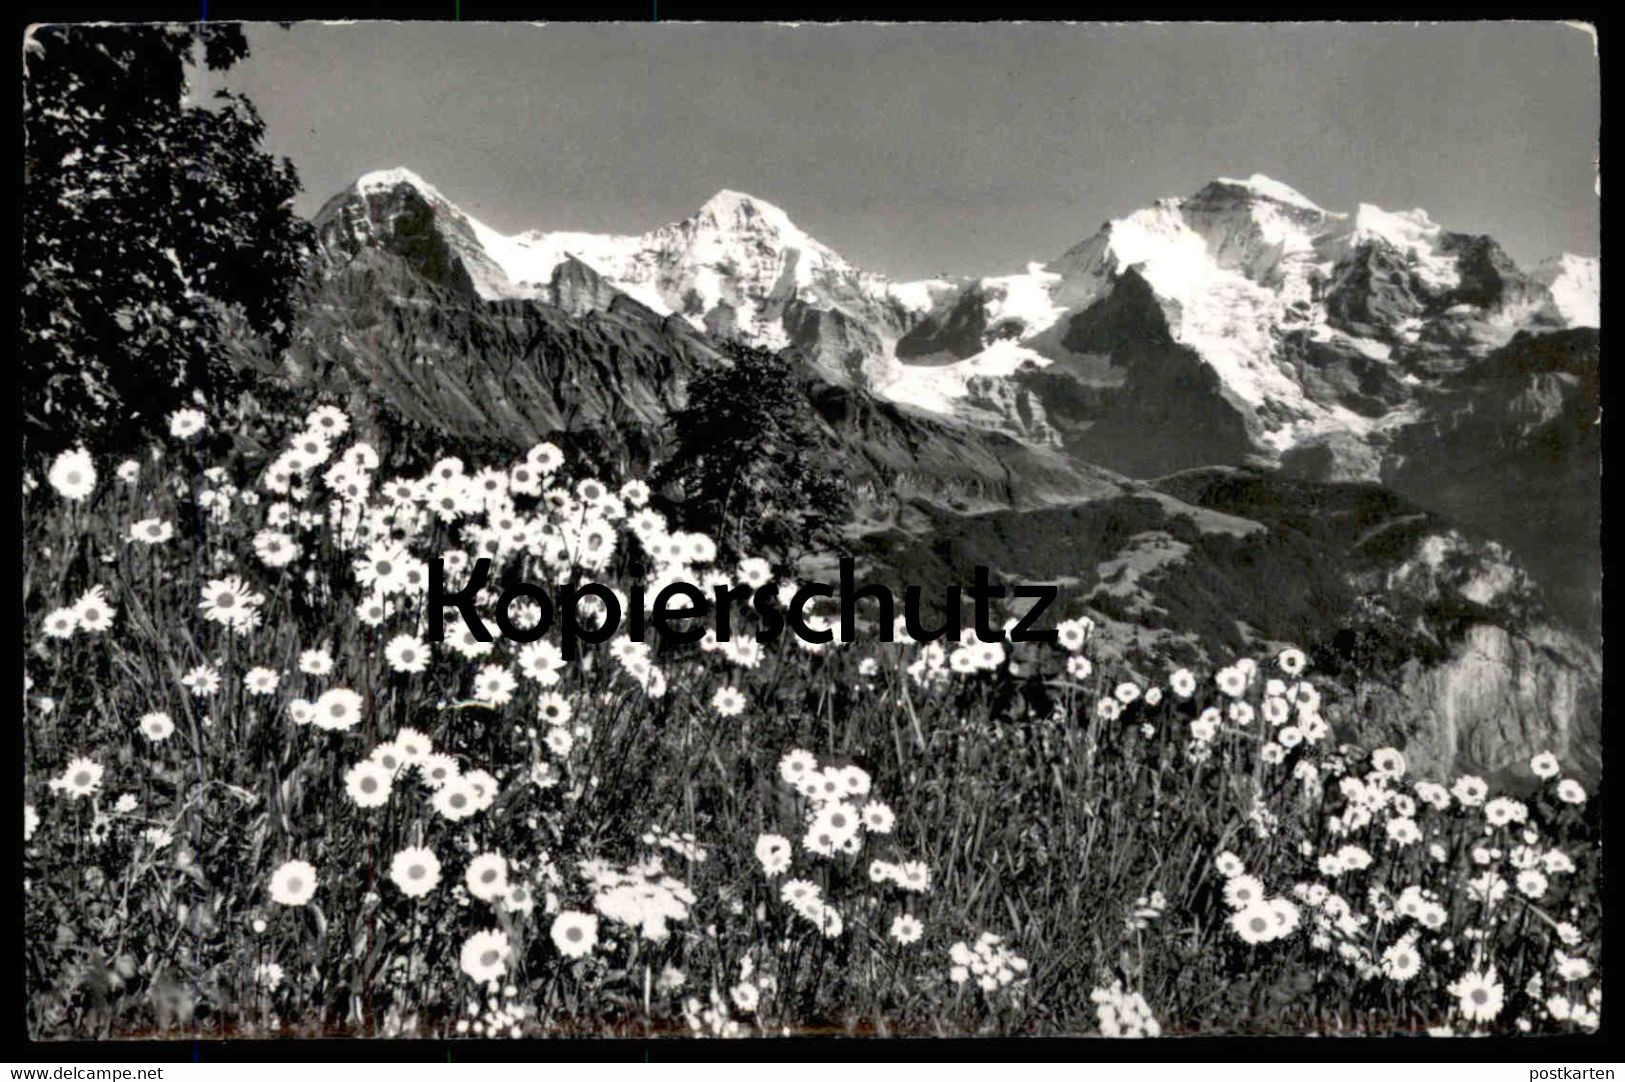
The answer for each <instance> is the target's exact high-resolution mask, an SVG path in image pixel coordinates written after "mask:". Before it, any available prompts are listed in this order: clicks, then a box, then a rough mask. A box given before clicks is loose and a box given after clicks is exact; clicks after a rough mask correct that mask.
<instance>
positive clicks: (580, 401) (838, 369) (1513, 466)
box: [279, 169, 1601, 770]
mask: <svg viewBox="0 0 1625 1082" xmlns="http://www.w3.org/2000/svg"><path fill="white" fill-rule="evenodd" d="M315 224H316V226H317V232H318V236H319V238H320V252H319V253H318V259H317V261H316V271H315V273H314V274H313V276H312V284H311V290H310V296H309V300H308V303H307V304H306V305H305V312H306V315H305V317H304V319H303V322H302V325H301V327H300V331H299V335H298V337H297V340H296V343H295V346H294V347H293V348H292V349H291V350H290V351H289V352H288V353H287V355H286V356H285V357H283V358H281V359H280V361H279V364H280V367H281V368H282V370H283V371H284V372H286V373H287V374H289V375H291V376H292V377H293V378H295V379H296V380H299V381H307V382H316V383H321V384H323V385H325V386H329V387H336V388H339V389H341V390H345V391H347V392H348V393H350V394H352V395H354V396H356V397H357V399H359V400H364V401H365V402H366V403H367V406H368V408H371V409H374V410H380V409H381V410H382V411H384V412H385V413H387V414H388V415H389V416H390V417H391V418H394V419H396V420H398V421H399V422H400V423H402V424H405V425H408V426H411V427H413V428H414V429H417V430H421V431H422V432H425V433H433V434H435V435H436V436H438V437H443V438H448V439H454V440H459V441H464V442H468V441H474V442H482V441H483V442H492V443H500V444H507V445H511V446H525V445H528V443H529V442H531V441H534V440H535V439H539V438H542V437H545V436H547V435H550V434H553V433H557V432H562V431H568V432H571V433H573V434H574V437H575V439H576V440H577V441H578V442H582V443H583V444H584V445H587V446H596V447H599V448H601V450H602V453H604V454H606V455H612V456H615V457H617V458H619V459H620V460H621V461H624V462H628V463H633V464H635V463H637V462H638V461H640V460H647V458H648V457H649V456H650V455H652V454H653V453H655V451H656V450H657V449H658V447H659V444H660V441H661V438H662V424H661V422H662V419H663V418H664V416H665V415H666V414H667V412H668V411H669V410H671V409H672V408H673V407H675V406H676V405H678V404H680V403H681V401H682V396H683V386H684V383H685V382H686V379H687V376H688V375H690V374H692V373H693V372H694V371H696V370H697V369H698V368H699V367H702V366H708V365H715V364H725V363H726V360H725V358H724V357H723V354H722V352H721V351H720V349H719V348H718V347H719V344H720V343H721V342H722V341H724V340H729V339H734V340H740V341H744V342H747V343H749V344H752V345H757V346H761V347H765V348H770V349H774V350H784V351H786V352H787V354H789V355H792V356H794V357H795V358H796V359H797V361H798V362H799V364H800V370H801V372H802V374H803V379H804V383H805V387H806V391H807V394H808V397H809V400H810V401H811V402H812V404H813V406H814V408H815V409H816V411H817V413H818V415H819V417H820V418H821V419H822V420H823V422H824V427H825V432H826V435H827V439H828V441H829V446H830V453H831V454H832V455H835V456H838V457H839V459H840V461H841V462H842V463H843V472H844V474H845V475H846V476H847V477H848V478H849V480H850V483H851V484H852V486H853V488H854V491H855V493H857V494H858V495H859V496H860V497H861V499H860V500H859V506H860V507H861V508H862V512H861V514H860V520H859V521H857V522H854V523H853V524H852V534H853V537H854V542H855V544H856V545H857V547H858V548H859V550H860V551H861V552H863V553H864V554H865V555H866V557H867V558H868V559H869V561H870V563H871V566H872V568H873V569H874V571H875V573H876V574H890V575H894V576H903V577H908V576H913V577H912V578H910V579H909V581H919V582H930V581H937V580H935V579H932V578H928V577H921V576H928V575H936V574H950V575H951V574H957V573H959V572H960V571H962V570H964V569H967V568H968V567H970V566H972V565H973V564H974V563H977V562H980V563H986V564H990V565H991V566H994V567H996V568H998V569H1000V570H1001V571H1003V572H1005V573H1007V574H1011V575H1017V574H1019V575H1021V576H1022V577H1024V578H1027V579H1050V580H1053V581H1056V582H1058V583H1060V584H1062V585H1063V586H1064V587H1065V588H1066V589H1067V591H1068V593H1069V595H1070V596H1071V597H1072V599H1073V604H1074V605H1076V606H1077V607H1080V608H1082V609H1083V610H1085V611H1088V612H1090V613H1091V615H1093V616H1095V617H1096V618H1097V620H1099V621H1100V622H1101V624H1102V643H1103V645H1104V646H1108V647H1110V648H1111V649H1114V650H1116V651H1118V652H1119V653H1120V654H1121V656H1123V657H1124V658H1125V659H1127V660H1128V661H1129V662H1130V663H1136V662H1138V663H1143V664H1146V665H1148V666H1149V665H1150V664H1151V663H1152V659H1153V658H1166V657H1167V656H1170V655H1173V656H1181V655H1184V656H1189V657H1191V658H1192V659H1193V660H1195V659H1197V658H1211V657H1216V656H1218V655H1220V654H1222V653H1224V652H1226V651H1239V650H1243V649H1260V648H1264V647H1267V646H1268V645H1269V644H1271V643H1276V642H1285V641H1294V642H1298V643H1300V644H1302V645H1306V646H1309V647H1311V648H1319V649H1320V650H1321V652H1322V654H1323V655H1324V656H1325V658H1326V659H1327V660H1328V663H1330V664H1333V665H1335V666H1337V667H1339V668H1340V669H1341V670H1342V671H1341V672H1340V673H1339V674H1338V676H1339V678H1340V679H1343V680H1345V681H1346V682H1347V683H1348V684H1349V686H1350V688H1351V691H1352V692H1353V695H1354V699H1355V701H1358V702H1381V703H1384V704H1386V706H1385V709H1384V711H1383V712H1382V713H1383V716H1384V717H1388V718H1391V719H1400V720H1397V721H1395V722H1393V724H1395V725H1396V726H1398V728H1399V729H1400V730H1402V731H1400V732H1398V733H1395V734H1392V738H1393V739H1395V740H1398V741H1402V742H1404V743H1406V744H1407V745H1408V746H1409V747H1410V749H1411V750H1412V751H1414V752H1415V753H1416V755H1417V757H1418V759H1419V761H1423V762H1427V761H1431V762H1433V763H1435V764H1436V765H1441V766H1443V765H1446V764H1449V765H1460V764H1462V763H1468V764H1471V765H1473V766H1475V767H1477V768H1480V769H1485V770H1500V769H1503V768H1511V767H1512V765H1513V764H1514V763H1515V762H1516V761H1517V758H1518V756H1520V755H1521V756H1522V757H1523V758H1524V759H1525V760H1527V757H1528V756H1527V754H1525V753H1526V752H1528V751H1529V750H1530V749H1534V750H1542V749H1543V748H1544V747H1545V746H1551V747H1552V748H1553V750H1558V751H1560V754H1564V755H1565V756H1567V757H1568V758H1569V759H1571V760H1572V761H1574V762H1575V763H1577V764H1578V765H1580V766H1581V767H1585V766H1587V765H1591V766H1594V765H1595V762H1596V754H1597V749H1598V746H1599V739H1600V738H1599V734H1600V669H1601V662H1600V650H1599V648H1598V636H1599V635H1600V596H1601V595H1600V561H1599V553H1600V542H1599V539H1598V531H1599V527H1600V507H1599V503H1600V500H1599V489H1598V483H1599V470H1600V432H1599V420H1600V418H1599V409H1600V403H1599V385H1600V354H1599V344H1598V342H1599V339H1598V329H1597V328H1598V326H1599V323H1600V316H1599V312H1600V301H1599V297H1600V292H1599V290H1600V273H1599V267H1598V262H1597V261H1596V260H1595V259H1587V258H1582V257H1578V256H1573V255H1563V256H1560V257H1558V258H1556V259H1554V260H1551V261H1549V262H1547V263H1544V264H1542V265H1540V266H1538V267H1536V268H1534V269H1532V270H1527V271H1526V270H1523V269H1521V268H1519V267H1518V266H1517V265H1516V264H1515V263H1514V261H1513V260H1512V259H1511V258H1510V257H1508V256H1507V254H1506V253H1505V252H1504V251H1503V250H1502V249H1501V247H1500V246H1499V245H1498V244H1497V243H1496V242H1495V241H1494V240H1493V238H1491V237H1488V236H1481V235H1470V234H1464V233H1457V232H1452V231H1450V230H1447V229H1445V228H1444V227H1443V226H1441V225H1438V224H1436V223H1434V222H1433V221H1432V220H1431V218H1430V217H1429V216H1428V215H1427V213H1426V212H1424V211H1421V210H1408V211H1398V212H1391V211H1385V210H1382V209H1380V208H1378V207H1375V206H1372V205H1369V204H1362V205H1360V206H1358V207H1357V208H1356V209H1354V210H1353V211H1350V212H1334V211H1328V210H1325V209H1323V208H1321V207H1320V206H1318V205H1316V204H1315V203H1314V202H1313V201H1311V200H1310V199H1308V198H1307V197H1305V196H1304V195H1302V194H1300V193H1299V192H1297V191H1296V190H1294V189H1293V188H1291V187H1289V186H1287V185H1285V184H1282V183H1280V182H1278V181H1274V180H1271V179H1269V178H1267V177H1264V176H1260V175H1255V176H1252V177H1249V178H1247V179H1244V180H1240V179H1229V178H1219V179H1216V180H1214V181H1212V182H1210V183H1208V184H1206V185H1204V186H1203V187H1201V188H1200V189H1199V190H1198V191H1197V192H1196V193H1195V194H1193V195H1191V196H1188V197H1183V198H1162V199H1156V200H1154V201H1152V202H1151V203H1150V205H1148V206H1147V207H1146V208H1145V209H1142V210H1139V211H1136V212H1135V213H1133V214H1130V215H1127V216H1126V217H1123V218H1120V219H1116V220H1114V221H1110V222H1107V223H1105V224H1104V225H1102V226H1101V227H1100V228H1099V229H1097V230H1095V231H1094V232H1093V233H1090V234H1087V235H1084V234H1083V231H1082V230H1080V231H1079V235H1080V236H1082V237H1083V239H1081V240H1079V241H1078V242H1077V243H1075V244H1073V245H1072V246H1071V247H1069V248H1066V249H1065V250H1063V251H1061V252H1060V253H1059V254H1056V255H1053V256H1052V257H1050V258H1048V259H1047V261H1044V262H1033V263H1031V264H1029V265H1028V266H1027V267H1026V268H1025V269H1024V270H1021V271H1019V272H1017V273H1013V274H1006V275H1002V276H993V277H972V276H966V277H963V278H953V279H948V278H944V279H932V280H927V281H915V282H896V281H891V280H889V279H887V278H886V277H884V276H882V275H878V274H874V273H871V272H868V271H865V270H863V269H861V268H858V267H856V266H854V265H853V264H851V263H850V262H848V261H847V260H846V259H844V258H843V257H842V256H840V255H839V254H838V253H836V252H834V251H833V250H831V249H830V248H829V247H827V246H826V245H824V244H822V243H820V242H819V241H817V240H815V239H814V238H812V237H810V236H808V235H807V234H806V233H805V232H803V231H802V230H801V229H799V228H798V227H797V226H796V225H795V224H794V222H793V221H792V220H791V219H790V217H789V216H788V215H787V214H786V213H785V212H784V211H782V210H781V209H779V208H778V207H776V206H774V205H772V204H771V203H768V202H766V201H764V200H761V199H758V198H755V197H753V196H749V195H745V194H742V193H740V192H735V191H728V190H724V191H721V192H718V193H717V194H716V195H714V196H713V197H712V198H711V199H709V200H707V201H706V202H705V203H704V204H703V205H702V206H701V207H700V208H699V210H698V211H696V213H695V214H693V215H692V216H690V217H688V218H686V219H684V220H683V221H680V222H677V223H673V224H670V225H664V226H659V227H656V228H653V229H650V230H648V231H646V232H642V233H627V234H616V235H600V234H587V233H572V232H538V231H528V232H523V233H519V234H515V235H505V234H502V233H500V232H498V231H496V230H493V229H491V228H490V227H488V226H487V225H485V224H484V223H482V222H480V221H479V220H478V219H476V218H474V217H472V216H470V215H468V214H467V213H465V212H463V211H462V210H461V209H459V208H458V207H457V206H456V205H455V204H454V203H453V202H452V201H451V200H449V199H448V198H446V197H445V196H444V195H443V194H441V193H440V192H439V191H438V190H437V189H435V188H434V187H433V186H432V185H431V184H429V183H428V182H426V181H425V180H423V179H422V178H420V177H418V176H416V175H415V174H413V173H412V172H410V171H408V170H405V169H392V170H388V171H384V172H378V173H371V174H368V175H366V176H364V177H362V178H360V179H359V180H358V181H356V182H355V183H354V184H353V185H351V186H350V187H348V188H347V189H345V190H344V191H342V192H340V193H338V194H336V195H335V196H334V197H333V198H332V199H330V200H329V201H328V202H327V203H326V204H325V205H324V206H323V208H322V209H321V210H320V211H319V212H318V214H317V215H316V218H315ZM634 468H636V467H635V465H634ZM1351 636H1354V637H1357V638H1358V640H1359V643H1360V644H1361V645H1359V646H1358V647H1356V646H1355V645H1354V642H1355V638H1351ZM1373 643H1375V644H1376V645H1373ZM1348 723H1349V724H1351V725H1354V726H1355V727H1356V728H1358V727H1359V726H1360V725H1362V724H1368V723H1367V722H1362V721H1361V719H1359V718H1356V717H1351V718H1350V719H1348ZM1363 735H1367V736H1369V735H1370V734H1363ZM1537 745H1539V746H1538V747H1537Z"/></svg>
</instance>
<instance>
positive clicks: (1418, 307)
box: [1325, 243, 1427, 341]
mask: <svg viewBox="0 0 1625 1082" xmlns="http://www.w3.org/2000/svg"><path fill="white" fill-rule="evenodd" d="M1325 303H1326V318H1327V322H1328V323H1330V324H1331V325H1332V326H1333V327H1336V328H1337V329H1338V330H1340V331H1346V332H1347V333H1349V334H1355V335H1361V336H1363V337H1366V338H1375V339H1378V340H1379V341H1393V340H1394V330H1395V329H1396V328H1397V327H1398V326H1399V325H1400V324H1402V323H1404V322H1405V321H1406V320H1409V319H1414V318H1416V317H1418V316H1420V315H1421V314H1422V312H1423V310H1424V309H1425V308H1426V307H1427V300H1426V287H1424V286H1423V285H1422V283H1421V282H1420V281H1418V280H1417V278H1416V275H1415V274H1414V273H1413V272H1412V271H1411V269H1410V267H1409V266H1408V265H1407V264H1406V261H1405V258H1404V256H1403V255H1401V254H1400V253H1399V252H1396V251H1395V250H1394V249H1393V248H1392V247H1390V246H1389V245H1386V244H1380V243H1368V244H1364V245H1361V246H1360V248H1359V249H1358V250H1357V251H1356V252H1355V253H1354V255H1353V256H1351V257H1350V258H1349V259H1348V260H1346V261H1344V263H1343V264H1342V265H1340V266H1339V267H1338V268H1337V270H1336V273H1335V276H1334V277H1333V279H1332V281H1331V283H1330V284H1329V285H1328V287H1327V289H1326V294H1325Z"/></svg>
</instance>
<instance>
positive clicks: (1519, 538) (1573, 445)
mask: <svg viewBox="0 0 1625 1082" xmlns="http://www.w3.org/2000/svg"><path fill="white" fill-rule="evenodd" d="M1600 374H1601V354H1600V350H1599V343H1598V333H1597V332H1596V331H1595V330H1592V329H1590V328H1576V329H1574V330H1567V331H1558V332H1553V333H1548V334H1531V333H1527V332H1524V333H1520V334H1519V335H1517V336H1516V337H1515V338H1514V339H1513V340H1512V341H1511V342H1509V343H1508V344H1507V345H1506V346H1504V347H1503V348H1501V349H1499V350H1497V351H1496V352H1494V353H1492V354H1491V355H1490V356H1488V357H1487V358H1485V359H1484V360H1483V361H1482V362H1481V363H1479V364H1476V365H1472V366H1469V367H1467V368H1465V369H1463V370H1462V371H1461V372H1460V373H1458V374H1457V375H1455V376H1454V377H1452V378H1450V379H1449V380H1447V381H1446V382H1445V383H1444V384H1443V385H1442V386H1441V387H1440V388H1439V389H1438V390H1437V391H1436V392H1434V394H1433V395H1432V396H1431V397H1430V401H1429V408H1428V410H1427V412H1426V414H1425V415H1424V417H1423V419H1422V420H1420V421H1418V422H1417V423H1415V424H1412V425H1409V426H1407V427H1405V428H1403V429H1401V430H1400V431H1399V432H1397V433H1396V434H1395V436H1394V439H1393V443H1392V445H1391V447H1390V451H1389V454H1388V456H1387V461H1386V463H1385V465H1384V468H1383V480H1384V482H1385V483H1387V484H1389V485H1391V486H1392V487H1393V488H1395V489H1396V490H1398V491H1400V492H1403V493H1405V494H1406V495H1408V496H1410V497H1411V498H1412V499H1414V500H1416V501H1417V502H1419V503H1421V504H1423V505H1424V506H1427V507H1429V508H1432V509H1434V510H1436V511H1438V512H1439V513H1441V514H1445V515H1448V516H1449V517H1451V518H1452V519H1454V520H1455V521H1457V522H1460V523H1462V524H1463V525H1464V526H1467V527H1469V528H1471V529H1474V530H1477V531H1479V532H1481V533H1483V534H1485V535H1487V536H1490V537H1494V538H1497V539H1499V540H1502V541H1504V542H1505V543H1507V544H1508V545H1509V546H1510V547H1511V548H1512V549H1513V551H1514V552H1516V553H1517V554H1518V556H1519V557H1520V558H1521V559H1522V560H1523V561H1524V562H1525V563H1527V564H1528V565H1529V566H1530V567H1531V568H1532V569H1533V570H1534V571H1535V573H1536V574H1537V576H1538V577H1539V578H1540V579H1541V581H1542V582H1543V583H1544V584H1545V585H1546V586H1547V588H1548V589H1549V590H1550V591H1551V596H1552V600H1553V603H1554V606H1555V607H1556V609H1557V610H1558V611H1559V612H1560V613H1562V614H1563V615H1564V616H1565V617H1566V618H1567V619H1568V620H1569V621H1570V622H1571V623H1572V624H1573V625H1574V626H1576V627H1578V628H1582V629H1585V630H1587V631H1592V632H1600V630H1601V619H1602V617H1601V601H1602V565H1601V550H1602V546H1601V522H1602V500H1601V473H1600V467H1601V462H1602V458H1601V455H1602V447H1601V440H1602V431H1601V425H1600V409H1601V386H1600V378H1601V375H1600Z"/></svg>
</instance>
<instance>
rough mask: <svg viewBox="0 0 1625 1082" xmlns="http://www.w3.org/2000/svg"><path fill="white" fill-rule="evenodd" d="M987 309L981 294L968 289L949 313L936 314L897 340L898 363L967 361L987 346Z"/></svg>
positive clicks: (975, 290)
mask: <svg viewBox="0 0 1625 1082" xmlns="http://www.w3.org/2000/svg"><path fill="white" fill-rule="evenodd" d="M986 334H987V309H986V307H985V305H984V301H983V298H982V295H981V292H980V291H979V290H977V289H967V290H966V291H965V292H964V293H962V294H960V296H959V299H958V300H956V301H955V302H954V304H953V306H952V307H951V308H949V309H948V310H947V312H945V313H941V314H937V313H933V314H931V315H929V316H927V317H926V318H925V319H924V320H923V321H921V322H920V323H919V324H917V325H915V327H914V328H913V329H911V330H910V331H909V332H908V333H907V334H905V335H903V337H902V338H900V339H898V340H897V359H898V360H901V361H908V360H917V359H920V358H941V357H948V358H951V359H954V360H964V359H965V358H966V357H972V356H975V355H976V354H978V353H980V352H981V351H982V350H983V349H984V348H985V347H986V345H987V343H986V341H985V336H986Z"/></svg>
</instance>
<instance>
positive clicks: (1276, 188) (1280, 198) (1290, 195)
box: [1213, 173, 1327, 214]
mask: <svg viewBox="0 0 1625 1082" xmlns="http://www.w3.org/2000/svg"><path fill="white" fill-rule="evenodd" d="M1213 183H1215V184H1222V185H1224V186H1226V187H1232V188H1245V189H1247V191H1249V192H1251V193H1252V194H1254V195H1257V196H1261V197H1262V198H1265V199H1273V200H1275V201H1276V202H1277V203H1285V204H1287V205H1289V206H1294V207H1298V208H1300V209H1303V210H1312V211H1315V212H1317V213H1319V214H1325V213H1327V211H1325V210H1323V209H1321V207H1320V206H1319V205H1318V204H1317V203H1315V202H1314V200H1312V199H1310V198H1309V197H1308V196H1306V195H1304V194H1303V193H1302V192H1300V191H1298V190H1297V189H1296V188H1294V187H1292V186H1291V185H1290V184H1283V183H1281V182H1280V181H1278V180H1274V179H1271V178H1270V177H1267V176H1265V175H1264V174H1263V173H1254V174H1253V175H1252V176H1250V177H1248V178H1247V179H1246V180H1237V179H1235V178H1234V177H1217V178H1215V180H1214V181H1213Z"/></svg>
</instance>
